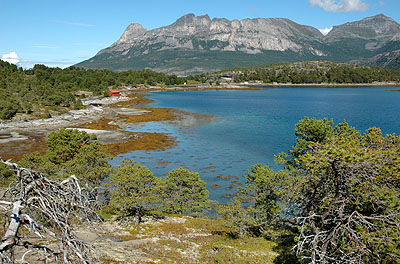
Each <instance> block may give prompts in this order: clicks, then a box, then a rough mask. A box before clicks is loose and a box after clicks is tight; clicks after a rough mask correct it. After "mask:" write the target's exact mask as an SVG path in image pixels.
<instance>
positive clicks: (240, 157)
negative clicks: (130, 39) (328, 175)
mask: <svg viewBox="0 0 400 264" xmlns="http://www.w3.org/2000/svg"><path fill="white" fill-rule="evenodd" d="M387 89H396V88H393V87H390V88H385V87H357V88H347V87H346V88H343V87H338V88H315V87H312V88H307V87H301V88H291V87H282V88H263V89H262V90H258V91H254V90H251V91H248V90H216V91H180V92H154V93H150V94H149V95H150V97H151V98H152V99H154V100H155V102H154V103H152V104H150V105H149V106H150V107H170V108H177V109H181V110H184V111H187V112H194V113H202V114H210V115H216V117H215V118H211V119H204V118H196V117H186V118H185V119H184V120H183V121H179V122H149V123H141V124H134V125H130V126H129V127H128V128H127V129H128V130H129V131H134V132H162V133H168V134H170V135H171V136H174V137H175V138H176V140H177V141H178V144H177V145H176V146H175V147H173V148H170V149H168V150H165V151H150V152H149V151H133V152H130V153H127V154H123V155H119V156H117V157H116V158H115V159H113V161H112V164H113V165H118V164H119V163H120V162H121V160H123V159H125V158H132V159H134V160H135V161H137V162H141V163H142V164H144V165H146V166H147V167H149V169H150V170H152V171H153V172H154V174H155V175H156V176H165V175H166V173H168V172H169V171H170V170H171V169H175V168H178V167H187V168H188V169H190V170H191V171H197V172H199V174H200V177H201V178H202V179H203V180H205V181H206V182H207V188H208V189H209V191H210V198H211V199H214V200H217V201H220V202H226V201H227V200H228V197H229V196H230V195H231V194H233V193H235V192H236V191H237V190H238V189H237V188H238V187H239V185H240V183H243V182H244V178H243V177H242V176H243V175H244V174H245V172H246V170H247V169H249V168H250V167H251V166H252V165H254V164H256V163H262V164H265V165H270V166H271V167H272V168H274V169H279V168H280V166H279V165H277V164H275V163H274V161H273V159H274V154H277V153H280V152H284V151H287V150H289V149H290V148H291V146H292V145H293V143H294V142H295V136H294V127H295V124H296V123H297V122H298V120H300V119H302V118H304V116H308V117H315V118H323V117H327V118H329V119H331V118H332V119H334V121H335V123H339V122H342V121H343V120H346V121H347V122H348V123H349V124H350V125H351V126H354V127H356V128H357V129H358V130H362V131H365V129H367V128H369V127H372V126H376V127H380V128H381V129H382V131H383V133H385V134H386V133H396V134H399V133H400V118H399V117H400V114H399V113H400V92H389V91H384V90H387ZM397 89H398V88H397Z"/></svg>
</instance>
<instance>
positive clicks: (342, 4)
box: [310, 0, 369, 12]
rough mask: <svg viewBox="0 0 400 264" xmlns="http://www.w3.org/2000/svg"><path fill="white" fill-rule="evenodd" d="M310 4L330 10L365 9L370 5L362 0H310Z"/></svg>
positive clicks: (350, 10)
mask: <svg viewBox="0 0 400 264" xmlns="http://www.w3.org/2000/svg"><path fill="white" fill-rule="evenodd" d="M310 5H312V6H319V7H321V8H322V9H324V10H325V11H329V12H353V11H365V10H367V9H368V7H369V5H368V4H367V3H365V2H363V1H362V0H310Z"/></svg>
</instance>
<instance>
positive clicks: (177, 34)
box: [75, 14, 400, 75]
mask: <svg viewBox="0 0 400 264" xmlns="http://www.w3.org/2000/svg"><path fill="white" fill-rule="evenodd" d="M399 56H400V24H398V23H397V22H396V21H394V20H393V19H392V18H390V17H387V16H385V15H383V14H379V15H376V16H373V17H367V18H364V19H362V20H360V21H355V22H349V23H345V24H343V25H339V26H334V27H333V28H332V30H331V31H330V32H329V33H328V34H327V35H323V34H322V33H321V32H320V31H319V30H318V29H316V28H314V27H311V26H306V25H300V24H297V23H295V22H293V21H291V20H289V19H286V18H255V19H243V20H232V21H231V20H228V19H225V18H214V19H212V20H211V19H210V17H209V16H208V15H203V16H196V15H194V14H187V15H185V16H183V17H181V18H179V19H178V20H176V22H175V23H173V24H171V25H169V26H165V27H160V28H156V29H152V30H146V29H145V28H144V27H143V26H142V25H140V24H136V23H135V24H131V25H129V26H128V27H127V28H126V30H125V32H124V33H123V34H122V36H121V37H120V39H119V40H117V41H116V42H115V43H113V44H112V45H111V46H110V47H107V48H105V49H103V50H101V51H99V52H98V53H97V54H96V55H95V56H94V57H92V58H90V59H88V60H86V61H83V62H80V63H78V64H77V65H75V66H77V67H83V68H89V69H104V68H105V69H110V70H114V71H124V70H138V69H146V68H148V69H152V70H154V71H159V72H165V73H169V74H172V73H173V74H177V75H188V74H197V73H204V72H215V71H218V70H222V69H228V68H235V67H249V66H257V65H267V64H272V63H281V62H294V61H304V60H330V61H335V62H344V61H358V62H359V63H362V64H367V65H373V66H375V65H376V66H382V67H388V68H399V69H400V65H399Z"/></svg>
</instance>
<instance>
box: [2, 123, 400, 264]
mask: <svg viewBox="0 0 400 264" xmlns="http://www.w3.org/2000/svg"><path fill="white" fill-rule="evenodd" d="M295 134H296V136H297V141H296V144H295V145H294V146H293V148H292V149H291V150H289V151H288V152H287V153H281V154H278V155H277V156H276V159H277V161H278V162H280V163H282V164H283V165H284V169H282V170H280V171H273V170H271V169H270V168H269V167H268V166H265V165H262V164H257V165H254V166H253V167H251V168H250V169H249V171H248V173H247V175H246V176H245V185H244V186H243V187H242V188H240V191H239V192H238V194H237V196H236V197H234V198H232V200H231V201H230V202H229V203H228V204H226V205H217V206H216V208H215V209H216V210H218V212H219V213H220V217H222V218H218V219H209V220H207V219H203V220H202V219H201V218H200V219H199V220H190V221H189V222H186V221H188V220H187V219H186V220H182V221H185V223H186V224H182V223H181V224H177V223H175V224H172V223H171V224H170V225H173V226H174V227H168V224H165V223H164V224H162V226H159V227H157V228H158V229H159V228H162V229H163V230H164V229H165V230H164V231H163V232H172V231H166V230H170V229H169V228H172V229H174V230H175V231H174V232H183V233H187V232H188V231H187V230H189V229H190V228H194V226H193V225H195V226H198V225H200V226H203V227H202V228H203V229H204V228H206V229H207V230H209V231H210V232H211V234H213V232H214V234H218V237H215V236H214V237H213V240H204V241H200V240H198V239H195V240H191V241H192V242H191V243H196V244H197V245H201V246H200V248H201V250H206V251H207V252H209V253H206V255H207V256H208V258H205V260H207V261H206V262H213V261H217V259H218V260H219V261H220V262H221V263H224V262H232V261H233V262H235V261H239V259H241V261H244V262H243V263H245V262H246V261H245V260H246V258H244V259H243V256H241V255H240V254H239V255H237V254H236V253H234V252H228V251H229V250H228V251H227V249H228V248H227V247H225V246H222V247H221V245H222V244H223V245H232V247H233V246H234V247H235V250H236V249H237V248H238V247H239V244H241V243H248V245H246V246H244V248H245V249H244V250H245V251H247V250H249V252H250V247H252V244H253V243H255V244H256V245H257V246H256V247H257V251H260V252H264V253H265V254H266V255H263V254H264V253H263V254H258V256H259V257H260V259H258V260H256V258H255V256H252V255H247V261H250V262H251V261H253V260H254V263H259V262H260V261H261V262H263V261H264V263H272V262H273V261H274V262H275V263H396V262H398V261H399V260H400V249H399V246H398V245H399V244H400V240H399V233H400V224H399V223H400V213H399V212H400V196H399V193H400V189H399V186H400V182H399V181H400V159H399V157H400V137H399V136H395V135H386V136H383V135H382V133H381V131H380V129H378V128H370V129H368V130H367V131H366V132H365V133H361V132H360V131H357V130H356V129H355V128H353V127H351V126H349V124H347V123H346V122H342V123H339V124H337V125H336V126H335V125H334V122H333V121H332V120H328V119H322V120H317V119H314V118H307V117H306V118H304V119H303V120H300V121H299V122H298V124H297V125H296V130H295ZM47 144H48V146H49V148H48V150H47V152H46V153H45V154H44V155H40V154H37V153H35V154H28V155H27V156H26V157H25V158H23V159H22V160H21V161H20V162H19V164H20V165H19V166H23V167H25V168H33V169H34V170H35V171H37V172H38V173H41V175H46V176H47V177H49V179H52V180H54V181H56V180H58V179H60V180H66V179H69V177H70V175H71V174H73V175H76V178H77V179H78V180H79V182H80V183H81V186H82V189H81V190H82V192H83V193H84V195H86V197H88V198H90V199H89V200H91V201H96V202H95V204H93V206H94V207H93V208H97V210H99V212H100V213H101V214H102V215H103V216H104V217H107V219H109V218H110V215H120V216H121V217H123V218H126V217H128V218H129V217H130V216H133V217H134V219H135V221H134V222H135V223H136V224H135V225H133V226H131V229H130V230H131V233H132V235H133V236H135V235H138V237H143V236H145V237H146V236H150V234H153V235H154V232H153V231H154V230H153V228H156V227H150V226H149V224H148V223H147V222H146V221H144V220H143V219H144V218H146V217H148V216H151V215H154V214H156V215H159V216H160V217H161V218H162V215H168V214H169V213H175V214H176V213H178V214H182V213H183V214H189V215H192V216H200V215H202V213H204V212H207V210H209V209H210V206H211V202H210V201H209V200H208V191H207V190H206V188H205V182H204V181H202V180H201V179H200V177H199V175H198V174H197V173H194V172H190V171H188V170H187V169H184V168H180V169H175V170H172V171H171V172H170V173H169V174H168V176H166V177H165V178H158V177H155V176H154V175H153V174H152V172H151V171H150V170H149V169H147V168H146V167H144V166H142V165H140V164H137V163H135V162H134V161H132V160H126V161H124V162H122V163H121V165H120V166H119V167H118V168H112V167H111V166H110V165H108V163H107V159H108V156H107V154H105V152H104V148H103V147H102V146H101V145H100V144H99V143H98V141H97V139H96V137H95V136H93V135H89V134H87V133H86V132H82V131H77V130H71V129H61V130H60V131H56V132H52V133H51V134H50V135H49V138H48V142H47ZM1 173H2V178H5V177H7V182H8V183H11V185H10V186H14V185H13V184H18V181H16V182H14V181H13V179H16V177H17V178H18V177H20V176H18V175H20V174H18V175H16V174H15V170H11V171H10V170H7V163H5V165H4V164H3V165H2V167H1ZM104 180H105V182H106V183H105V184H104ZM94 190H96V191H94ZM11 219H12V218H11ZM191 219H192V218H191ZM193 219H196V218H193ZM6 222H7V221H6ZM189 223H191V224H189ZM204 223H207V224H204ZM48 224H50V223H48ZM204 225H206V226H207V227H205V226H204ZM177 228H178V229H177ZM213 228H215V230H213ZM158 229H157V230H158ZM172 229H171V230H172ZM146 230H147V231H146ZM178 230H181V231H178ZM185 230H186V231H185ZM221 230H224V231H221ZM131 239H132V238H131ZM215 239H218V240H220V241H219V242H217V240H215ZM185 241H186V240H185ZM193 241H195V242H193ZM207 241H208V242H207ZM246 241H247V242H246ZM159 243H161V242H159ZM162 243H167V244H166V245H168V247H169V249H170V250H171V248H173V249H176V250H177V252H178V251H179V250H184V249H180V248H181V247H182V246H183V245H184V244H185V243H186V242H184V243H183V244H181V243H179V245H180V246H178V245H175V244H173V243H172V242H171V241H169V240H168V241H165V242H162ZM171 243H172V244H171ZM221 243H222V244H221ZM255 244H254V246H255ZM206 245H208V246H209V247H210V246H211V247H214V248H215V247H217V248H219V250H218V251H219V252H220V254H214V253H213V254H211V253H210V252H212V251H210V249H207V246H206ZM217 245H219V246H217ZM188 247H189V244H188ZM232 247H231V250H232ZM290 249H293V250H290ZM148 250H149V249H148ZM157 250H159V249H157ZM154 252H156V253H155V254H156V255H159V254H162V253H161V252H159V251H154ZM157 252H158V253H157ZM224 252H225V253H224ZM237 252H243V251H240V250H239V251H237ZM1 253H2V254H6V251H2V252H1ZM170 253H171V252H170ZM235 254H236V255H237V256H236V257H235ZM203 256H205V255H203ZM267 259H268V260H267ZM238 263H239V262H238ZM240 263H241V262H240Z"/></svg>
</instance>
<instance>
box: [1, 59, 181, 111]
mask: <svg viewBox="0 0 400 264" xmlns="http://www.w3.org/2000/svg"><path fill="white" fill-rule="evenodd" d="M184 82H185V80H184V79H182V78H178V77H177V76H176V75H166V74H163V73H157V72H154V71H150V70H140V71H126V72H120V73H117V72H113V71H110V70H85V69H83V68H76V67H73V66H72V67H69V68H66V69H60V68H50V67H47V66H45V65H39V64H37V65H35V66H34V67H33V68H32V69H28V70H25V69H22V68H18V67H17V66H16V65H14V64H10V63H8V62H5V61H1V60H0V119H10V118H12V117H13V116H15V114H16V113H25V114H32V113H34V112H38V113H48V111H49V110H52V111H56V112H62V111H63V110H65V109H79V108H80V107H82V104H81V102H80V100H79V99H80V98H82V97H84V95H78V94H79V93H77V92H78V91H87V92H91V93H92V94H93V95H107V93H106V92H107V89H108V88H110V87H113V88H118V87H121V86H131V87H134V86H137V85H178V84H183V83H184ZM39 117H46V116H39Z"/></svg>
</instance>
